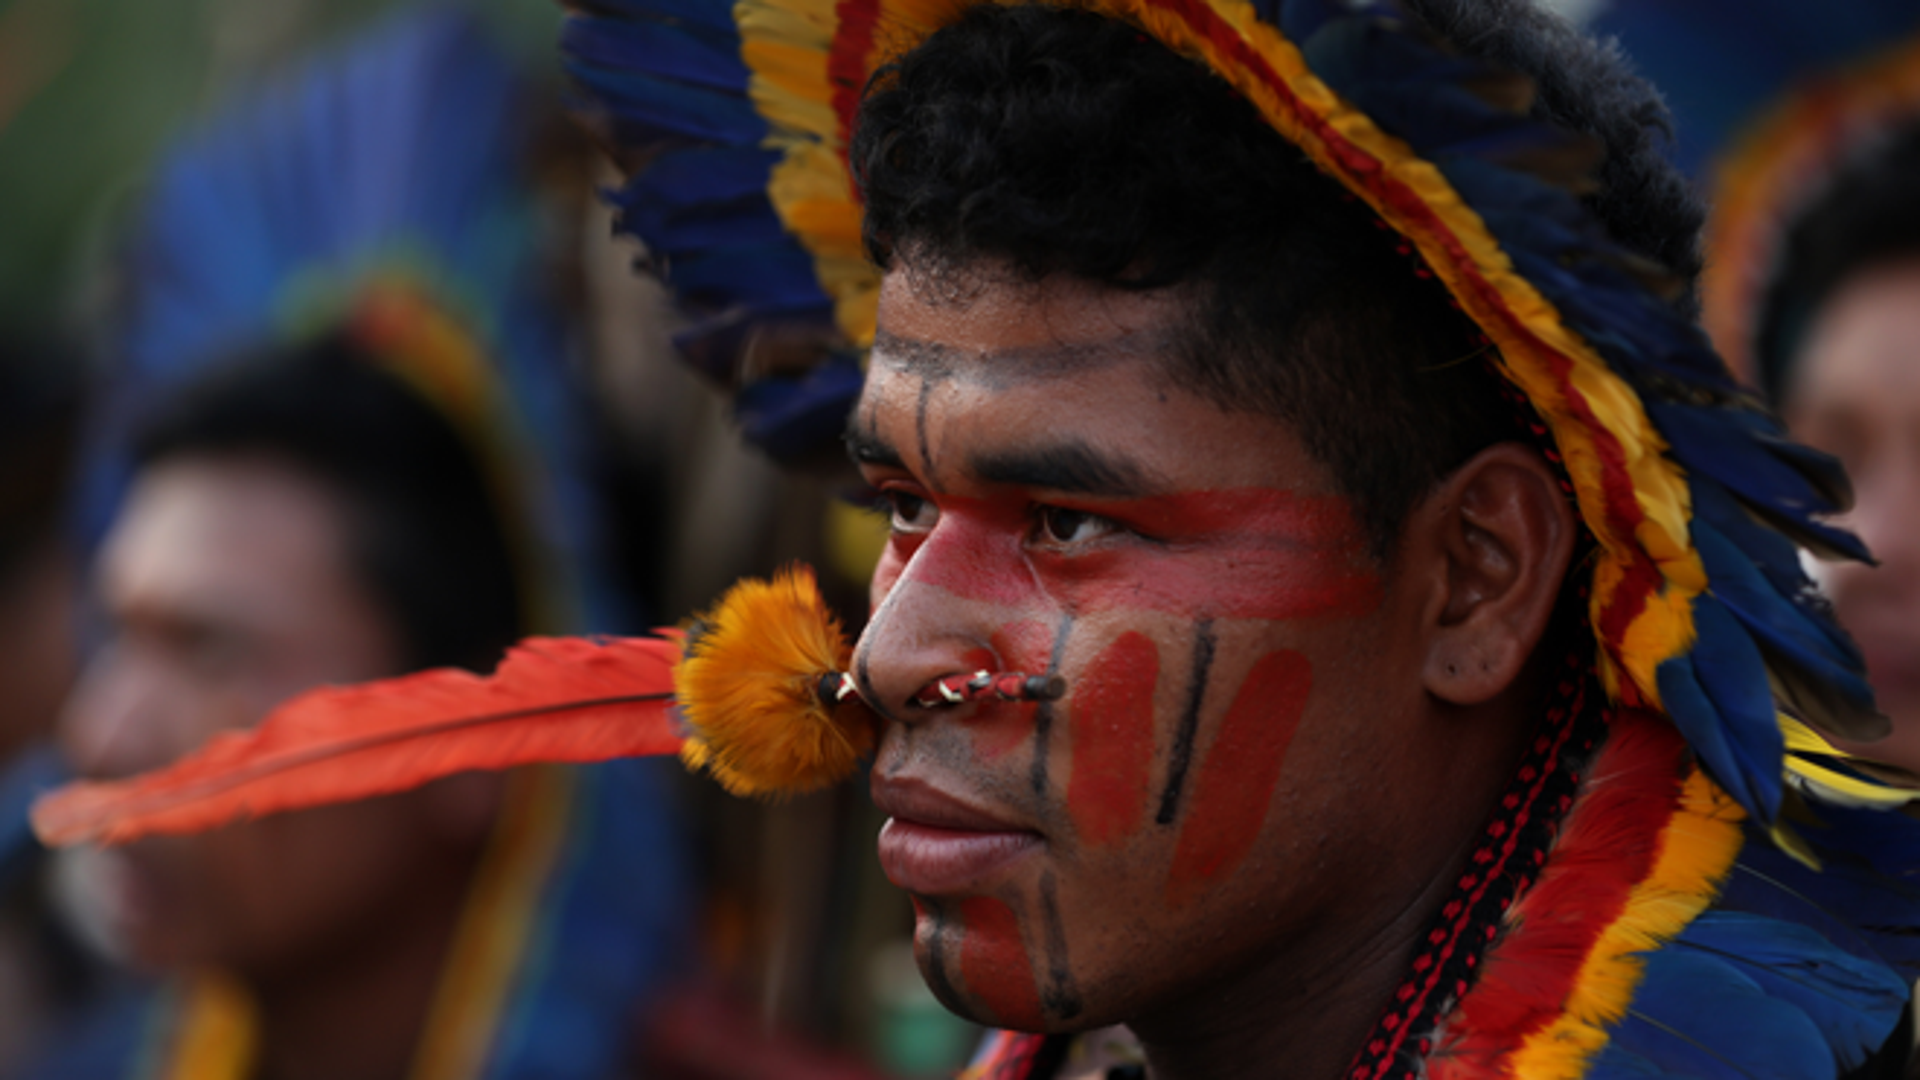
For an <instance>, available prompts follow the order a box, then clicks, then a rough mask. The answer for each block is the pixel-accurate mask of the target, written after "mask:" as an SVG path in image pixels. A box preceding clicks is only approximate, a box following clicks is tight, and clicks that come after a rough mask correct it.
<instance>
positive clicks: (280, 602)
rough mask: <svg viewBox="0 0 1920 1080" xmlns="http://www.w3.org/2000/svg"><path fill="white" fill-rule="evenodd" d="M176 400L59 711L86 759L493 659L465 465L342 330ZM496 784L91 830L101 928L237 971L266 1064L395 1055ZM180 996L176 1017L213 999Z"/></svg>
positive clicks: (499, 569) (491, 566)
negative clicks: (246, 818)
mask: <svg viewBox="0 0 1920 1080" xmlns="http://www.w3.org/2000/svg"><path fill="white" fill-rule="evenodd" d="M171 412H172V415H170V416H162V417H160V418H158V419H157V420H156V421H155V423H154V425H153V427H152V428H151V429H150V432H149V434H147V435H146V437H145V439H144V440H143V445H142V446H141V448H140V451H139V459H138V466H137V469H138V471H137V472H136V474H135V476H136V479H135V482H134V484H133V486H132V488H131V489H130V491H129V494H128V496H127V499H126V502H125V508H124V510H123V511H122V512H121V514H120V516H119V518H118V520H117V521H116V523H115V525H114V527H113V529H112V531H111V532H110V533H109V535H108V538H107V540H106V543H105V546H104V549H103V552H102V556H101V561H100V568H99V572H98V580H99V591H100V596H101V602H102V606H103V608H104V612H105V615H106V618H107V621H108V624H109V625H110V626H111V628H112V633H111V638H110V641H109V643H108V645H107V646H106V647H105V649H104V650H103V651H102V652H101V653H100V654H99V655H98V657H97V658H96V659H95V660H94V661H93V662H92V664H91V665H90V667H89V670H88V673H87V676H86V678H85V680H84V681H83V682H82V684H81V687H80V689H79V690H78V692H77V694H76V696H75V698H74V699H73V701H72V702H71V703H70V705H69V707H68V710H67V716H66V718H65V720H64V721H63V723H62V726H61V736H62V741H63V743H64V745H65V747H66V749H67V752H68V757H69V759H70V760H71V762H72V764H73V766H74V768H75V769H76V770H77V771H78V772H80V773H81V774H83V775H87V776H95V777H111V776H124V775H129V774H131V773H133V772H137V771H140V770H143V769H147V768H153V767H157V766H159V765H162V764H165V763H167V762H169V761H171V760H172V759H173V758H175V757H177V756H179V755H180V754H182V753H185V752H186V751H187V750H189V749H191V748H193V747H195V746H198V745H199V744H200V743H201V742H203V741H204V740H205V739H206V738H207V737H208V736H209V735H211V734H213V733H214V732H217V731H221V730H225V729H231V728H240V727H245V726H247V725H249V724H251V723H252V722H253V721H255V720H257V719H258V718H259V717H260V716H261V715H264V714H265V712H266V711H267V710H268V709H270V708H271V707H272V706H273V705H275V704H277V703H278V702H279V701H280V700H282V699H283V698H286V697H288V696H291V695H292V694H295V693H297V692H299V691H301V690H304V689H306V688H308V687H311V686H317V685H323V684H326V683H331V682H342V681H353V680H361V679H368V678H375V677H379V676H382V675H391V674H397V673H399V672H402V671H407V670H412V669H413V668H415V667H418V666H431V665H439V664H448V663H468V664H476V663H484V662H485V660H486V658H488V657H489V656H491V655H492V654H493V652H495V651H496V650H498V649H500V648H502V647H503V645H504V643H506V642H509V641H511V640H512V639H513V637H514V635H515V630H516V627H517V625H518V610H517V599H516V597H515V596H514V592H513V580H514V574H513V571H512V565H511V561H510V559H509V557H508V554H507V549H506V543H505V538H504V536H503V534H502V532H501V530H500V529H499V527H498V526H497V525H494V524H492V521H491V517H492V512H491V508H490V505H489V502H488V496H487V493H486V490H485V487H484V485H483V483H482V481H481V479H480V477H479V476H478V475H477V474H476V473H475V472H474V470H473V469H472V467H471V466H470V465H467V464H465V462H464V451H463V450H462V449H461V448H460V446H459V443H458V438H457V436H455V435H454V433H453V432H452V431H451V430H450V429H448V427H447V426H446V424H445V422H444V421H442V420H440V419H439V418H438V417H436V416H435V415H434V414H433V413H432V411H431V410H430V409H429V408H428V407H427V406H426V405H425V404H424V403H422V402H418V401H415V400H411V399H410V397H409V395H408V392H407V391H406V389H405V388H404V387H403V386H401V385H399V384H397V383H396V382H395V380H394V379H393V377H392V376H390V375H386V374H383V373H381V372H380V371H378V370H377V369H376V368H375V367H374V366H373V362H372V361H370V360H369V359H367V358H365V357H364V356H362V355H359V354H358V352H357V350H355V349H354V348H353V347H352V346H350V345H348V344H347V343H344V342H335V341H330V342H325V343H322V344H320V345H318V346H316V347H313V348H311V349H308V350H305V351H304V352H303V354H301V355H297V356H293V357H286V358H282V357H268V358H266V359H264V360H262V361H260V362H257V363H255V364H253V365H251V366H249V367H247V368H245V369H241V370H238V371H236V372H233V373H231V374H229V375H227V376H226V377H224V378H222V379H219V380H217V381H214V382H211V383H209V384H207V385H205V386H203V387H201V388H199V392H198V393H196V394H191V395H188V396H186V397H185V398H184V399H183V400H182V401H181V402H179V403H177V404H176V405H175V406H174V408H173V409H172V410H171ZM502 795H503V792H502V789H501V787H500V785H499V783H498V780H497V779H482V778H464V779H456V780H454V781H450V782H448V783H446V784H443V785H442V786H440V787H438V788H434V789H429V790H427V791H423V792H419V793H414V794H411V795H409V796H404V797H398V798H395V799H391V800H383V801H378V802H369V803H359V804H350V805H346V806H342V807H337V808H328V809H326V810H322V811H316V812H314V813H311V814H302V815H291V816H286V817H281V818H274V819H270V820H268V821H264V822H261V823H259V824H258V825H250V826H246V827H242V828H237V829H232V830H227V831H223V832H219V833H215V834H212V835H209V836H206V837H196V838H193V839H191V840H181V841H171V842H169V841H157V842H154V843H150V844H146V845H136V846H134V847H131V848H128V849H125V850H124V851H114V852H102V853H96V854H95V855H94V857H95V858H96V859H97V860H98V862H97V863H96V864H95V869H94V870H93V874H94V881H95V884H96V887H97V888H98V889H99V890H100V892H99V893H98V894H97V896H96V899H97V901H98V902H99V903H100V905H101V908H100V910H101V915H102V918H101V923H102V929H104V931H105V932H106V935H107V937H108V938H109V940H111V941H112V942H113V943H114V945H115V947H116V950H117V951H118V952H119V954H120V958H121V959H123V960H126V961H129V962H132V963H134V964H135V965H137V966H139V967H141V968H143V969H146V970H149V971H169V970H172V971H182V970H185V971H195V970H215V971H219V972H222V973H225V975H226V977H227V978H237V979H238V980H239V981H240V983H241V984H242V985H243V986H244V987H245V990H246V992H247V996H248V997H250V998H252V999H253V1004H252V1005H251V1006H250V1007H249V1009H250V1011H254V1012H257V1021H255V1022H256V1023H257V1024H258V1027H259V1036H258V1040H259V1046H260V1048H261V1050H262V1051H263V1053H262V1055H261V1058H260V1060H259V1064H258V1066H257V1075H262V1076H295V1075H313V1076H342V1075H358V1076H386V1075H391V1076H401V1075H405V1070H406V1066H407V1065H408V1064H409V1062H410V1060H411V1058H412V1056H413V1055H414V1053H415V1050H416V1044H417V1042H418V1040H419V1033H420V1031H421V1030H422V1028H423V1027H424V1026H425V1022H426V1017H427V1013H428V1007H429V1004H430V1003H431V1001H432V998H433V995H434V993H435V990H436V983H437V981H438V975H439V972H440V971H441V969H442V966H443V964H444V963H445V962H446V959H447V957H448V955H449V950H450V948H451V942H452V939H453V934H454V929H455V927H456V925H457V922H458V919H457V915H458V913H459V911H460V910H461V908H462V906H463V902H464V897H465V896H466V895H467V893H468V891H469V888H470V887H471V883H472V882H473V881H474V879H475V875H476V872H477V870H478V867H479V865H480V862H481V858H482V852H483V850H484V849H485V846H486V840H487V837H488V835H489V833H490V832H491V831H492V830H493V828H494V824H495V821H496V819H497V818H498V817H499V815H500V810H501V799H502ZM190 999H191V1001H190V1005H189V1011H188V1014H187V1017H186V1018H183V1019H181V1020H179V1021H176V1022H175V1024H174V1025H172V1026H173V1027H174V1029H175V1031H176V1032H177V1031H179V1030H184V1029H186V1028H187V1027H188V1026H189V1025H190V1024H191V1023H192V1022H193V1020H195V1019H200V1017H199V1016H196V1015H195V1011H196V1010H197V1011H198V1012H199V1013H202V1014H207V1013H213V1014H217V1013H218V1011H219V1010H220V1008H221V1006H222V1005H223V1003H224V1001H225V998H224V997H223V996H222V994H221V992H220V991H217V990H213V989H205V990H200V991H197V992H196V993H194V994H192V995H190ZM347 1032H352V1033H353V1037H352V1038H343V1037H342V1036H343V1034H345V1033H347ZM181 1052H183V1053H184V1052H186V1051H185V1050H182V1051H181ZM203 1067H204V1066H203Z"/></svg>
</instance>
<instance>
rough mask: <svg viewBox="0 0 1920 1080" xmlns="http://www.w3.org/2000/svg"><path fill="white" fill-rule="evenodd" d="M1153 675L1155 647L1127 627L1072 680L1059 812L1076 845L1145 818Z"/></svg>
mask: <svg viewBox="0 0 1920 1080" xmlns="http://www.w3.org/2000/svg"><path fill="white" fill-rule="evenodd" d="M1159 678H1160V651H1159V650H1158V649H1157V648H1155V647H1154V644H1153V641H1152V640H1151V639H1149V638H1148V637H1147V636H1146V635H1145V634H1141V633H1139V632H1137V631H1128V632H1127V633H1125V634H1122V635H1120V637H1119V638H1118V639H1116V640H1115V641H1114V643H1113V644H1111V645H1109V646H1107V647H1106V649H1105V650H1104V651H1103V652H1101V654H1100V655H1099V656H1098V657H1096V658H1095V659H1094V661H1093V663H1092V664H1091V665H1089V666H1088V667H1087V669H1086V670H1085V671H1084V672H1083V673H1081V674H1080V675H1079V676H1078V677H1077V678H1076V679H1075V681H1074V684H1073V691H1072V692H1073V702H1072V704H1073V711H1072V719H1073V775H1072V777H1071V778H1070V779H1069V780H1068V781H1067V813H1068V815H1069V816H1071V817H1072V818H1073V825H1074V828H1075V829H1076V830H1077V831H1078V833H1079V836H1080V839H1081V840H1082V841H1083V842H1084V843H1087V844H1093V845H1101V844H1110V843H1113V842H1114V841H1117V840H1120V839H1123V838H1124V837H1126V836H1129V835H1131V834H1132V833H1133V832H1134V830H1136V829H1138V828H1139V827H1140V822H1141V819H1142V818H1144V817H1145V816H1146V810H1147V797H1148V788H1149V786H1150V784H1151V780H1152V772H1153V744H1154V722H1153V721H1154V709H1153V707H1154V698H1153V691H1154V686H1155V684H1156V683H1157V682H1158V681H1159Z"/></svg>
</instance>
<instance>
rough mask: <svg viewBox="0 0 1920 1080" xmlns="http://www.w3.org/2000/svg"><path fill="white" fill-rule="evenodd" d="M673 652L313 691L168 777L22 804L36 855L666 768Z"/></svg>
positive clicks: (564, 658)
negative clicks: (657, 759) (497, 783)
mask: <svg viewBox="0 0 1920 1080" xmlns="http://www.w3.org/2000/svg"><path fill="white" fill-rule="evenodd" d="M679 658H680V646H679V644H678V642H676V641H674V640H671V639H663V638H613V639H602V640H593V639H585V638H530V639H528V640H526V641H524V642H522V643H521V644H519V645H517V646H515V647H514V648H513V649H511V650H509V651H508V653H507V655H506V658H505V659H504V660H503V661H502V662H501V664H500V666H499V668H498V669H497V670H496V671H495V672H494V673H493V674H492V675H491V676H481V675H475V674H473V673H472V672H468V671H461V670H458V669H451V668H444V669H439V670H434V671H427V672H421V673H419V674H416V675H408V676H403V677H401V678H397V679H384V680H380V681H377V682H371V683H363V684H360V685H357V686H348V687H334V688H326V689H320V690H313V691H309V692H308V693H305V694H302V695H300V696H299V697H296V698H293V699H291V700H290V701H288V702H286V703H285V704H283V705H281V706H280V707H279V708H278V709H276V710H274V712H273V713H271V714H270V715H269V716H268V717H267V718H266V719H265V720H263V721H262V722H261V723H260V724H259V725H258V726H256V727H253V728H251V729H248V730H246V731H235V732H228V733H224V734H221V735H218V736H215V737H214V738H213V739H212V740H210V741H209V742H208V743H207V745H206V746H204V747H202V748H201V749H200V750H198V751H196V752H195V753H193V754H191V755H188V756H187V757H185V758H182V759H180V760H179V761H176V762H174V763H173V764H172V765H169V766H167V767H166V768H163V769H158V770H155V771H153V772H150V773H145V774H142V775H140V776H136V777H131V778H129V779H126V780H117V781H105V782H92V783H77V784H70V785H68V786H66V787H63V788H60V789H58V790H57V791H54V792H52V793H51V794H49V795H47V796H45V797H43V798H42V799H40V800H39V801H38V802H36V803H35V804H34V808H33V827H34V831H35V832H36V833H37V834H38V835H39V836H40V838H41V840H42V841H43V842H45V843H48V844H55V845H59V844H73V843H80V842H85V841H93V842H97V843H103V844H118V843H125V842H127V841H130V840H135V839H138V838H140V837H143V836H150V835H155V834H161V833H185V832H199V831H202V830H205V829H211V828H215V827H217V826H220V825H224V824H227V823H229V822H233V821H239V820H242V819H245V818H251V817H258V816H261V815H263V814H272V813H279V812H281V811H286V810H298V809H302V808H306V807H312V806H319V805H323V804H327V803H335V802H345V801H348V800H352V799H364V798H370V797H373V796H376V795H385V794H390V793H393V792H397V791H405V790H408V789H410V788H414V787H418V786H420V785H421V784H424V783H427V782H428V781H430V780H434V779H438V778H439V777H443V776H449V775H452V774H454V773H458V772H466V771H469V770H473V769H504V768H510V767H512V766H515V765H522V764H529V763H533V762H592V761H605V760H608V759H611V758H619V757H644V756H651V755H660V754H672V753H677V752H678V751H679V749H680V744H681V736H680V734H679V733H678V732H677V731H676V730H675V728H674V725H673V722H672V719H671V717H670V706H671V705H672V697H671V695H672V691H673V665H674V664H675V663H676V662H677V661H678V660H679Z"/></svg>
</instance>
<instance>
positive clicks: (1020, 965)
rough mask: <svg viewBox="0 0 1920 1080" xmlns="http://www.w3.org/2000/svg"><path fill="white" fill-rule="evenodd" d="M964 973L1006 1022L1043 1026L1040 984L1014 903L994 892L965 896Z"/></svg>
mask: <svg viewBox="0 0 1920 1080" xmlns="http://www.w3.org/2000/svg"><path fill="white" fill-rule="evenodd" d="M959 908H960V920H961V923H962V927H963V928H962V931H961V933H962V935H963V936H962V940H961V945H960V979H961V981H962V982H964V983H965V984H966V989H967V993H968V994H969V995H970V996H971V997H972V998H973V999H974V1000H975V1001H978V1002H980V1003H981V1004H982V1005H985V1006H986V1007H987V1008H988V1009H989V1010H991V1011H992V1013H993V1014H994V1018H995V1019H996V1020H997V1021H998V1022H999V1023H1000V1024H1002V1025H1003V1026H1006V1027H1012V1028H1024V1029H1026V1030H1028V1031H1034V1030H1038V1029H1039V1028H1040V1027H1041V1026H1043V1025H1042V1019H1043V1018H1042V1016H1041V1013H1040V990H1039V984H1038V983H1037V982H1036V981H1035V980H1034V976H1033V962H1032V960H1031V959H1029V957H1028V955H1027V946H1026V943H1025V942H1024V941H1023V940H1022V939H1021V937H1020V921H1019V919H1017V918H1015V916H1014V914H1013V909H1012V908H1009V907H1008V906H1007V905H1006V904H1005V903H1003V902H1001V901H999V900H996V899H994V898H993V897H991V896H970V897H967V898H966V899H964V900H962V901H960V904H959Z"/></svg>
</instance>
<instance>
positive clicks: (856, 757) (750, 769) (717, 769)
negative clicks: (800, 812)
mask: <svg viewBox="0 0 1920 1080" xmlns="http://www.w3.org/2000/svg"><path fill="white" fill-rule="evenodd" d="M696 625H697V629H696V630H695V632H694V635H693V638H692V641H691V643H690V644H689V646H688V648H687V655H686V659H684V660H682V661H681V662H680V666H679V668H678V669H677V670H676V671H675V673H674V681H675V683H676V684H677V685H678V686H679V688H680V690H679V692H680V711H681V714H682V716H683V717H684V718H685V719H686V722H687V726H688V728H689V729H691V730H690V733H689V735H688V738H687V743H686V746H685V747H684V748H683V749H682V750H681V751H680V756H681V757H682V758H683V759H684V760H685V761H686V762H687V764H688V765H689V766H690V767H695V768H698V767H701V766H704V767H705V768H706V769H707V771H708V772H710V773H712V774H713V778H714V779H716V780H718V781H720V783H721V785H722V786H723V787H725V788H726V789H727V790H728V791H730V792H732V793H734V794H735V795H787V794H794V793H798V792H803V791H812V790H814V789H816V788H822V787H826V786H828V785H830V784H836V783H839V782H840V781H841V780H844V779H846V778H847V777H848V776H849V775H851V774H852V773H853V770H854V768H855V767H856V766H858V765H859V763H860V759H861V758H863V757H866V756H867V755H868V754H870V753H872V752H873V746H874V738H875V734H876V728H877V726H878V725H877V722H876V719H875V717H874V714H873V712H872V711H871V710H870V709H868V708H867V706H866V704H865V703H864V702H862V701H861V700H860V699H859V698H856V697H847V698H845V700H839V699H837V698H836V699H834V700H830V701H823V700H821V696H820V689H819V688H820V683H821V677H822V676H825V675H828V674H831V673H835V672H842V671H845V670H846V668H847V662H848V660H849V659H850V658H851V654H852V651H853V650H852V648H851V646H849V645H848V644H847V639H846V635H845V634H844V633H842V632H841V629H840V623H839V621H838V620H836V619H835V618H834V617H833V613H832V612H831V611H829V610H828V608H827V604H826V601H825V600H823V599H822V598H821V596H820V588H819V585H818V584H817V583H816V582H815V580H814V577H813V571H812V570H811V569H809V568H808V567H805V566H800V565H795V566H791V567H788V568H787V569H785V570H782V571H780V572H779V573H777V574H775V575H774V577H773V580H772V581H758V580H754V579H751V578H749V579H746V580H743V581H741V582H739V583H738V584H736V585H734V587H733V588H732V589H731V590H729V591H728V592H727V595H726V596H724V597H722V598H721V600H720V603H719V604H717V605H715V606H714V608H713V610H712V611H710V612H707V613H706V614H704V615H702V616H701V617H700V618H699V620H698V622H697V624H696Z"/></svg>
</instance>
